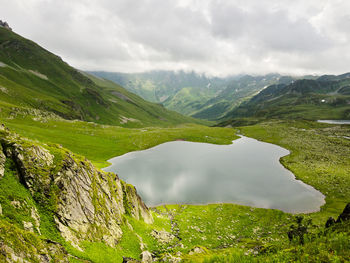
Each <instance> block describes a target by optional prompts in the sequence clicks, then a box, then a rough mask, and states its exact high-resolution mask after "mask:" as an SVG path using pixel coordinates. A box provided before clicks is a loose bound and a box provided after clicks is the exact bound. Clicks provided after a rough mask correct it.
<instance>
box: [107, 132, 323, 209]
mask: <svg viewBox="0 0 350 263" xmlns="http://www.w3.org/2000/svg"><path fill="white" fill-rule="evenodd" d="M287 154H289V151H288V150H286V149H284V148H281V147H279V146H277V145H273V144H269V143H264V142H260V141H257V140H255V139H251V138H248V137H241V138H240V139H238V140H235V141H233V143H232V144H231V145H214V144H206V143H193V142H186V141H175V142H168V143H164V144H161V145H158V146H156V147H153V148H151V149H148V150H144V151H138V152H131V153H127V154H125V155H123V156H119V157H116V158H113V159H111V160H109V162H111V163H112V165H111V166H109V167H107V168H105V169H104V170H106V171H112V172H115V173H117V174H118V175H119V177H120V178H121V179H123V180H126V181H127V182H128V183H131V184H133V185H135V186H136V188H137V190H138V192H139V194H140V195H141V197H142V199H143V200H144V201H145V203H146V204H147V205H149V206H155V205H159V204H170V203H187V204H207V203H237V204H242V205H249V206H255V207H262V208H275V209H280V210H282V211H286V212H311V211H316V210H318V209H319V207H320V206H321V205H322V204H324V196H323V195H322V194H321V193H320V192H318V191H316V190H315V189H314V188H312V187H311V186H308V185H306V184H304V183H303V182H301V181H298V180H296V179H295V177H294V175H293V174H292V173H291V172H290V171H289V170H287V169H285V168H284V167H283V166H282V165H281V163H280V162H279V158H280V157H282V156H285V155H287Z"/></svg>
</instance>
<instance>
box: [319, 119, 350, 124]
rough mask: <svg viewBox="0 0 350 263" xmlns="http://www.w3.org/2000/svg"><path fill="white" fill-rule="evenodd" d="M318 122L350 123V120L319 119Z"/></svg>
mask: <svg viewBox="0 0 350 263" xmlns="http://www.w3.org/2000/svg"><path fill="white" fill-rule="evenodd" d="M317 122H321V123H329V124H350V120H318V121H317Z"/></svg>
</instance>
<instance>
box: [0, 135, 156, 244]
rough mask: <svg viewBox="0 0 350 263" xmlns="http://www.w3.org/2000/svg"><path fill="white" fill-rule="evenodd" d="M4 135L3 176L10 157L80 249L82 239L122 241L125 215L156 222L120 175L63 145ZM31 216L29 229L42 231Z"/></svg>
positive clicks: (35, 195)
mask: <svg viewBox="0 0 350 263" xmlns="http://www.w3.org/2000/svg"><path fill="white" fill-rule="evenodd" d="M1 135H2V136H0V142H1V148H0V150H1V151H0V178H1V176H3V174H4V164H5V160H6V158H9V159H10V160H11V161H12V162H13V163H14V164H15V167H16V168H17V170H18V174H19V177H20V178H19V181H20V182H21V183H22V184H23V185H24V186H25V187H26V188H28V189H29V191H30V193H31V195H32V197H33V199H34V200H35V201H36V202H37V203H38V205H39V206H41V207H43V208H44V209H45V210H49V211H51V213H52V215H53V221H54V222H55V224H56V227H57V229H58V230H59V231H60V233H61V235H62V236H63V237H64V239H65V240H66V241H69V242H71V244H72V245H73V246H75V247H76V248H78V249H80V242H81V241H93V242H95V241H97V242H103V243H105V244H107V245H109V246H111V247H114V246H115V245H116V244H117V243H118V242H119V240H120V239H121V237H122V228H121V224H122V222H123V216H124V215H125V214H129V215H130V216H132V217H134V218H136V219H139V220H144V221H145V222H146V223H152V222H153V218H152V216H151V214H150V212H149V211H148V208H147V207H146V205H145V204H144V203H143V201H142V200H141V198H140V197H139V196H138V194H137V192H136V189H135V188H134V187H133V186H131V185H127V184H126V183H124V182H123V181H121V180H120V179H119V178H118V176H117V175H116V174H113V173H106V172H103V171H101V170H99V169H97V168H95V167H94V166H93V165H92V164H91V162H90V161H88V160H86V159H85V158H82V157H80V156H76V155H74V154H73V153H71V152H69V151H68V150H66V149H63V148H62V147H60V146H57V145H55V146H45V145H44V146H45V147H44V146H43V145H36V144H34V143H32V142H30V141H27V140H24V139H22V138H20V137H19V136H17V135H15V134H12V133H9V132H5V131H2V134H1ZM1 137H2V138H1ZM32 218H34V222H35V225H33V224H32V225H29V223H27V222H26V223H24V224H25V228H27V229H28V230H30V231H33V229H34V227H35V228H36V229H39V228H40V227H39V225H40V216H39V214H38V213H37V211H36V210H32ZM38 232H39V233H40V230H38Z"/></svg>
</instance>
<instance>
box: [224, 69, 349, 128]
mask: <svg viewBox="0 0 350 263" xmlns="http://www.w3.org/2000/svg"><path fill="white" fill-rule="evenodd" d="M245 117H253V118H263V119H266V118H288V119H309V120H318V119H349V118H350V78H349V74H343V75H340V76H322V77H320V78H318V79H316V80H310V79H303V80H297V81H295V82H293V83H291V84H289V85H286V84H278V85H271V86H269V87H268V88H266V89H264V90H262V91H261V92H260V93H259V94H257V95H256V96H254V97H253V98H251V99H250V100H249V101H247V102H245V103H243V104H242V105H240V106H239V107H238V108H236V109H234V110H232V111H231V112H229V113H228V114H226V116H225V118H226V119H228V120H227V121H226V122H224V124H228V123H230V119H238V118H245Z"/></svg>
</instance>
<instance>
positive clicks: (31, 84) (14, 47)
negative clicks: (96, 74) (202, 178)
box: [0, 28, 194, 127]
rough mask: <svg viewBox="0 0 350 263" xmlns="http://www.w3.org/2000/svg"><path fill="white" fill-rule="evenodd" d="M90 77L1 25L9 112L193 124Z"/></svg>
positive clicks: (0, 86)
mask: <svg viewBox="0 0 350 263" xmlns="http://www.w3.org/2000/svg"><path fill="white" fill-rule="evenodd" d="M91 78H92V77H91V76H88V75H85V74H82V73H81V72H79V71H78V70H76V69H74V68H72V67H70V66H69V65H68V64H67V63H65V62H64V61H62V59H61V58H60V57H58V56H56V55H54V54H52V53H50V52H49V51H47V50H45V49H43V48H41V47H40V46H39V45H37V44H36V43H34V42H32V41H30V40H27V39H25V38H23V37H21V36H19V35H17V34H16V33H14V32H12V31H10V30H7V29H5V28H0V101H1V106H2V107H4V108H7V109H9V108H10V109H12V110H9V113H11V111H13V109H14V108H23V107H25V108H34V109H40V110H43V111H49V112H53V113H55V114H57V115H59V116H61V117H63V118H66V119H80V120H85V121H93V122H98V123H102V124H117V125H123V126H131V127H133V126H136V127H140V126H149V125H163V126H168V125H172V124H177V123H186V122H194V120H193V119H190V118H187V117H184V116H181V115H180V114H178V113H175V112H170V111H168V110H166V109H165V108H164V107H162V106H161V105H156V104H153V103H149V102H147V101H144V100H143V99H141V98H139V97H138V96H135V95H133V94H131V93H130V92H127V91H126V90H125V89H123V88H122V87H120V86H118V85H116V84H113V83H107V81H103V80H99V81H97V80H96V79H94V78H92V79H91ZM97 83H98V84H97ZM16 110H18V109H15V110H14V111H16Z"/></svg>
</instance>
